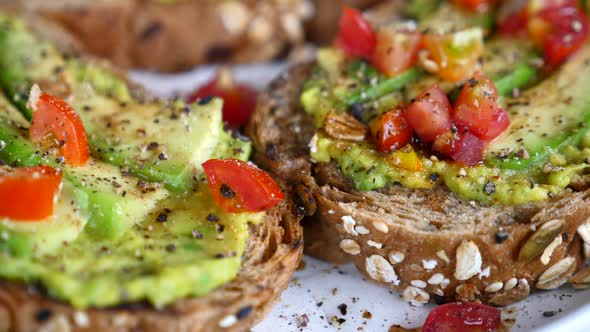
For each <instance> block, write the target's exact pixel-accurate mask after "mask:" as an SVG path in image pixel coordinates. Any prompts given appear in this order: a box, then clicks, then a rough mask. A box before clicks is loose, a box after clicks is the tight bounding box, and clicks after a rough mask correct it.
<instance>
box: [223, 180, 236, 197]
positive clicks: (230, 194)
mask: <svg viewBox="0 0 590 332" xmlns="http://www.w3.org/2000/svg"><path fill="white" fill-rule="evenodd" d="M219 192H221V195H222V196H223V197H225V198H229V199H232V198H235V197H236V192H235V191H233V189H232V188H230V187H229V186H228V185H227V184H225V183H222V184H221V187H220V188H219Z"/></svg>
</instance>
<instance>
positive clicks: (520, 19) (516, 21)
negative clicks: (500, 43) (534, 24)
mask: <svg viewBox="0 0 590 332" xmlns="http://www.w3.org/2000/svg"><path fill="white" fill-rule="evenodd" d="M527 22H528V18H527V12H526V10H525V9H524V8H523V9H521V10H519V11H517V12H515V13H512V14H510V15H508V16H507V17H506V18H504V19H503V20H502V21H501V22H500V23H498V33H499V34H500V35H502V36H506V37H526V35H527Z"/></svg>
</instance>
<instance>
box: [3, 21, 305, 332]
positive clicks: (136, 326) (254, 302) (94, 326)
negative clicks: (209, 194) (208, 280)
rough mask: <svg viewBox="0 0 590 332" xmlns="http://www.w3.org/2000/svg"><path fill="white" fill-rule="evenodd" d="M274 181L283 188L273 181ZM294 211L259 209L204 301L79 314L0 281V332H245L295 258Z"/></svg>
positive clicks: (136, 91) (40, 25)
mask: <svg viewBox="0 0 590 332" xmlns="http://www.w3.org/2000/svg"><path fill="white" fill-rule="evenodd" d="M29 23H30V24H32V26H31V28H32V29H33V30H34V31H35V32H37V33H40V32H43V35H45V36H48V35H49V36H51V35H54V34H59V33H60V32H59V31H56V30H53V28H52V27H51V26H48V25H47V23H46V22H33V21H29ZM60 46H61V47H62V48H61V51H63V52H66V53H68V54H71V55H74V54H75V53H76V52H75V50H73V49H71V48H70V47H71V45H68V44H65V45H64V44H62V45H60ZM82 60H83V61H85V62H88V63H91V64H92V65H93V66H96V67H100V68H104V69H106V70H108V71H110V72H112V73H113V74H114V75H116V76H118V77H119V78H120V79H122V80H124V81H125V82H126V83H127V85H128V86H129V89H130V93H131V94H132V95H133V98H134V99H135V100H137V101H138V102H140V103H147V102H150V101H153V100H154V99H156V97H154V95H152V94H151V93H149V92H148V91H147V90H145V89H144V87H142V86H141V85H138V84H136V83H134V82H131V81H129V80H128V77H127V76H126V74H125V73H124V71H123V70H121V69H120V68H118V67H116V66H113V65H112V64H111V63H109V62H107V61H104V60H100V59H97V58H95V57H92V56H83V57H82ZM271 175H272V174H271ZM273 177H274V178H277V177H275V176H273ZM277 183H278V184H279V185H280V187H281V188H282V189H283V190H284V189H285V188H287V185H286V184H285V183H282V182H281V181H280V180H277ZM296 211H297V208H296V207H295V205H294V204H293V202H292V201H291V200H290V199H288V198H287V199H285V200H284V201H283V202H281V203H280V204H278V205H277V206H275V207H274V208H272V209H271V210H269V211H267V212H266V215H265V217H264V218H263V220H262V221H261V222H260V223H259V224H257V225H250V227H249V237H248V240H247V243H246V248H245V250H244V255H243V257H242V263H241V266H240V270H239V273H238V275H237V277H236V278H235V279H234V280H232V281H231V282H229V283H227V284H224V285H223V286H221V287H219V288H217V289H215V290H214V291H212V292H211V293H209V294H208V295H206V296H204V297H200V298H189V299H181V300H178V301H176V302H175V303H173V304H171V305H169V306H166V307H163V308H154V307H153V306H151V305H149V304H147V303H139V304H128V305H127V304H126V305H121V306H118V307H114V308H108V309H92V308H90V309H87V310H84V311H79V310H76V309H75V308H74V307H72V306H70V305H69V304H67V303H64V302H62V301H57V300H54V299H51V298H49V297H48V296H47V295H46V294H45V292H44V291H43V289H42V288H38V287H36V285H33V284H27V285H24V284H22V283H16V282H8V281H3V280H0V332H5V331H7V332H37V331H45V332H78V331H88V332H90V331H92V332H101V331H105V332H106V331H108V332H123V331H142V332H150V331H154V332H156V331H158V332H159V331H179V332H205V331H249V329H250V328H251V327H252V326H253V325H255V324H256V323H257V322H259V321H260V320H262V318H263V317H264V316H265V315H266V314H267V313H268V312H269V311H270V310H271V309H272V306H273V304H274V303H275V302H276V301H277V300H278V299H279V296H280V294H281V293H282V291H283V290H284V289H285V288H286V287H287V286H288V284H289V281H290V279H291V276H292V274H293V272H294V271H295V269H296V268H297V266H298V265H299V262H300V260H301V256H302V252H303V229H302V227H301V226H300V225H299V222H300V220H301V217H300V216H299V215H298V214H297V212H296Z"/></svg>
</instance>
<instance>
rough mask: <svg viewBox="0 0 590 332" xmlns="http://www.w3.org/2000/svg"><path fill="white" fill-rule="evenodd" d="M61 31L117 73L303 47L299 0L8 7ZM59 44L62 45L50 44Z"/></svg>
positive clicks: (68, 0)
mask: <svg viewBox="0 0 590 332" xmlns="http://www.w3.org/2000/svg"><path fill="white" fill-rule="evenodd" d="M3 3H4V4H5V5H6V6H8V5H10V4H11V3H12V4H13V6H11V7H18V6H15V5H14V3H21V4H22V5H21V6H20V9H21V11H22V12H24V13H26V14H28V15H29V16H31V17H32V20H41V19H42V20H46V21H48V22H49V23H51V24H53V25H55V26H57V27H58V28H59V29H61V30H63V31H64V32H66V34H64V35H66V37H65V39H66V41H67V42H68V43H70V44H73V45H75V46H76V48H77V49H78V50H79V51H81V52H87V53H90V54H93V55H96V56H99V57H102V58H106V59H109V60H110V61H112V62H114V63H115V64H116V65H118V66H121V67H126V68H130V67H134V68H146V69H154V70H160V71H182V70H186V69H189V68H192V67H194V66H195V65H198V64H202V63H208V62H231V63H242V62H256V61H267V60H271V59H273V58H274V57H276V56H279V55H281V54H284V53H286V52H287V51H288V50H289V49H291V48H293V47H295V46H296V45H299V44H301V43H302V42H303V37H304V36H303V23H304V21H305V20H307V19H308V18H309V17H310V15H311V14H312V13H313V9H312V5H311V3H309V1H307V0H287V1H275V0H273V1H255V0H232V1H217V0H180V1H174V2H172V1H156V0H122V1H110V0H101V1H88V0H60V1H41V0H29V1H21V2H19V1H16V0H3V1H0V4H3ZM57 41H58V42H63V41H64V40H57Z"/></svg>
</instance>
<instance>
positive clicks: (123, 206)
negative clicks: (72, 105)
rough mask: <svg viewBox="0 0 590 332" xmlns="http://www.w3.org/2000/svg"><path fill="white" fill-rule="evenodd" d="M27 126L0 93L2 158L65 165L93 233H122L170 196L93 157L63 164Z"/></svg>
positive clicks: (30, 163) (17, 162) (113, 235)
mask: <svg viewBox="0 0 590 332" xmlns="http://www.w3.org/2000/svg"><path fill="white" fill-rule="evenodd" d="M27 128H28V123H27V121H26V120H25V119H24V118H23V116H22V115H21V114H20V113H19V112H18V111H17V110H16V109H14V107H12V105H9V104H8V103H7V102H6V100H5V99H4V98H3V97H1V96H0V141H2V142H3V143H2V144H1V146H3V148H2V149H0V160H1V161H3V162H5V163H8V164H9V165H12V166H36V165H41V164H43V165H49V166H53V167H62V168H63V170H64V179H65V180H64V181H66V182H68V183H69V184H71V185H72V186H73V187H75V188H76V189H77V190H74V193H75V194H76V195H75V196H76V197H77V198H78V199H77V200H76V204H77V205H78V206H79V209H80V210H81V214H82V215H87V216H88V217H89V221H88V225H87V226H86V228H85V231H86V232H88V233H89V234H90V235H92V236H95V237H105V238H117V237H120V236H121V235H122V234H123V233H124V232H125V231H126V230H127V229H128V228H129V227H131V226H132V225H133V223H136V222H138V220H140V219H141V218H142V217H143V216H144V215H146V214H147V213H148V212H149V211H150V210H151V209H152V208H153V207H154V206H155V204H156V202H157V201H159V200H161V199H162V198H164V197H166V196H168V192H167V191H166V190H165V189H164V188H159V186H158V185H157V184H152V183H148V182H147V181H141V180H138V179H135V178H132V177H130V176H128V175H124V174H123V173H122V172H121V170H120V168H119V167H116V166H113V165H110V164H106V163H104V162H101V161H95V160H90V161H89V163H88V164H87V165H85V166H82V167H70V166H67V165H60V164H58V163H57V162H56V161H55V156H52V155H51V154H46V155H43V154H42V153H41V152H39V150H38V149H37V147H36V145H35V144H33V143H32V142H31V141H29V140H28V139H27V136H26V135H27ZM80 191H81V192H83V193H81V192H80ZM85 200H86V201H87V202H86V201H85ZM84 224H85V222H84ZM80 229H81V228H80ZM57 233H59V232H56V234H57Z"/></svg>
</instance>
